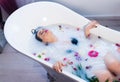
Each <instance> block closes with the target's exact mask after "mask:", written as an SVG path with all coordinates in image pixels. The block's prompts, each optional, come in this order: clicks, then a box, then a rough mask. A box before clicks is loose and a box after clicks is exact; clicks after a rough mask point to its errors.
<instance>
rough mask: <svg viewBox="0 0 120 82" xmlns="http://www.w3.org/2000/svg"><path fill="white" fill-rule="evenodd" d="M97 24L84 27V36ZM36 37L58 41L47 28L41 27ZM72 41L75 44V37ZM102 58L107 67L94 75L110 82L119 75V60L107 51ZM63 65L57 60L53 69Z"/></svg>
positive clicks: (58, 70) (100, 79)
mask: <svg viewBox="0 0 120 82" xmlns="http://www.w3.org/2000/svg"><path fill="white" fill-rule="evenodd" d="M97 24H98V23H97V22H96V21H92V22H91V23H90V24H88V25H87V26H86V27H85V30H84V34H85V36H86V38H89V37H90V29H92V28H96V25H97ZM36 38H37V39H38V40H39V41H42V42H43V43H45V44H49V43H54V42H57V41H58V39H57V37H56V36H55V35H54V34H53V32H52V31H50V30H47V29H42V30H40V31H38V32H37V34H36ZM72 42H73V44H77V40H76V39H74V40H73V41H72ZM118 51H119V52H120V47H118ZM103 59H104V62H105V64H106V67H107V69H99V70H97V71H94V73H95V75H96V77H98V79H99V82H112V81H113V80H114V77H115V76H116V75H120V61H119V60H118V59H117V58H116V57H114V56H113V55H112V54H111V53H109V52H108V53H106V55H105V56H104V58H103ZM64 66H65V65H64V64H63V63H62V62H60V61H58V62H56V63H55V64H54V65H53V69H55V70H56V71H57V72H61V71H62V67H64Z"/></svg>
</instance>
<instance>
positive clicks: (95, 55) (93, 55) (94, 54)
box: [88, 50, 99, 57]
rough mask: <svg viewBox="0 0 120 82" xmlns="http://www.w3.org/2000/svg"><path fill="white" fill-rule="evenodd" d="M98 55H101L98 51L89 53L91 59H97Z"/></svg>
mask: <svg viewBox="0 0 120 82" xmlns="http://www.w3.org/2000/svg"><path fill="white" fill-rule="evenodd" d="M98 54H99V53H98V52H97V51H94V50H91V51H89V52H88V55H89V56H90V57H97V56H98Z"/></svg>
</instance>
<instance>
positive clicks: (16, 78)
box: [0, 44, 49, 82]
mask: <svg viewBox="0 0 120 82" xmlns="http://www.w3.org/2000/svg"><path fill="white" fill-rule="evenodd" d="M0 82H49V81H48V79H47V75H46V71H45V69H44V68H43V67H42V66H41V65H40V64H39V63H38V62H36V61H34V60H32V59H30V58H28V57H26V56H24V55H23V54H21V53H19V52H18V51H16V50H15V49H13V48H12V47H11V46H10V45H9V44H6V46H5V48H4V51H3V53H2V54H0Z"/></svg>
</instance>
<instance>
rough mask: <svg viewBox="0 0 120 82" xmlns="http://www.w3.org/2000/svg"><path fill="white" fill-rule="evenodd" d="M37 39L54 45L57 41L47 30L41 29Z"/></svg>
mask: <svg viewBox="0 0 120 82" xmlns="http://www.w3.org/2000/svg"><path fill="white" fill-rule="evenodd" d="M37 37H38V38H40V39H42V41H43V42H45V43H52V42H55V41H56V37H55V35H54V34H53V33H52V32H51V31H50V30H47V29H41V30H40V31H38V33H37Z"/></svg>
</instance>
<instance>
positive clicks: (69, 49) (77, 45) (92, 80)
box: [29, 24, 120, 82]
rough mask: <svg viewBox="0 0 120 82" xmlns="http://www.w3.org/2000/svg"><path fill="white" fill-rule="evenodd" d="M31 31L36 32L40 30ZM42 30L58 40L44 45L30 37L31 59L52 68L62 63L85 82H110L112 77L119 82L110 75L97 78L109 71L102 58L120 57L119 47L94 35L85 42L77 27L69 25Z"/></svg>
mask: <svg viewBox="0 0 120 82" xmlns="http://www.w3.org/2000/svg"><path fill="white" fill-rule="evenodd" d="M33 29H36V30H37V31H38V30H39V29H40V28H33ZM42 29H47V30H50V31H51V32H52V33H53V34H54V35H55V36H56V37H57V41H56V42H54V43H48V44H47V45H46V44H45V43H43V42H41V41H38V40H34V39H36V38H35V35H34V34H33V35H31V36H30V37H31V41H30V42H29V43H30V45H31V44H32V45H33V48H31V50H30V51H32V52H31V55H34V56H35V57H37V58H40V59H42V60H44V61H47V62H49V63H52V64H54V63H55V62H57V61H61V62H63V63H64V64H65V66H64V68H63V70H65V71H68V72H70V73H72V74H74V75H76V76H78V77H80V78H82V79H84V80H86V81H87V82H99V81H100V82H103V81H106V82H108V81H109V82H112V80H115V79H114V77H117V78H116V80H119V77H118V76H115V75H113V74H111V73H110V74H107V75H106V76H104V75H103V76H101V75H100V72H103V71H105V72H106V71H108V70H107V66H106V64H105V63H104V57H105V55H107V54H108V52H109V53H110V54H113V53H114V56H116V57H118V56H119V54H120V53H119V52H118V51H117V49H118V47H119V46H118V45H119V44H113V43H110V42H108V41H105V40H104V39H102V38H101V37H97V36H94V35H90V37H89V38H86V37H85V35H84V31H83V30H81V29H80V27H76V28H75V27H73V26H70V25H64V24H62V25H50V26H44V27H42ZM36 48H38V49H36ZM101 70H102V71H101ZM108 72H109V71H108ZM110 75H111V76H110ZM112 75H113V76H112ZM98 80H99V81H98Z"/></svg>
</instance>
